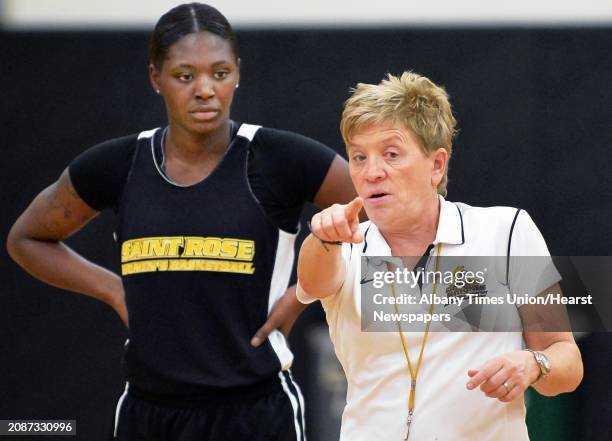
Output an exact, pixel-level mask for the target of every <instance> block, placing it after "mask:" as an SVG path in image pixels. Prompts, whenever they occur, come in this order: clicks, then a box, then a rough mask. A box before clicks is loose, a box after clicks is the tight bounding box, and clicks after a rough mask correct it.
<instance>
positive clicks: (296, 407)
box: [278, 371, 306, 441]
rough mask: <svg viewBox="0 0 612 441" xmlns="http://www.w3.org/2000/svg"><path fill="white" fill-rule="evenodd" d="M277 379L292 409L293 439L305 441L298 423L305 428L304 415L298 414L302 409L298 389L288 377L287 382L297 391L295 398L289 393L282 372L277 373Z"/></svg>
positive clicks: (304, 435)
mask: <svg viewBox="0 0 612 441" xmlns="http://www.w3.org/2000/svg"><path fill="white" fill-rule="evenodd" d="M278 377H279V378H280V380H281V385H282V386H283V390H284V391H285V393H286V394H287V396H288V397H289V401H290V402H291V407H293V424H294V426H295V437H296V438H295V439H296V440H297V441H306V434H305V433H303V432H302V429H301V428H300V422H301V423H302V424H301V427H305V421H304V413H303V411H302V412H300V408H301V409H304V403H303V401H302V399H301V392H300V388H299V387H298V385H297V384H296V383H295V382H294V381H293V379H291V375H289V381H291V383H292V385H293V387H294V388H295V390H297V391H298V396H296V395H295V394H294V393H293V392H291V389H290V388H289V385H288V384H287V379H286V378H285V375H284V372H283V371H281V372H279V373H278ZM300 404H301V406H300ZM298 418H299V419H300V421H298Z"/></svg>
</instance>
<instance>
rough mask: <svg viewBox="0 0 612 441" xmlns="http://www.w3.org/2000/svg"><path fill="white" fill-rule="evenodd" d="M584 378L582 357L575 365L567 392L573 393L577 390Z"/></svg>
mask: <svg viewBox="0 0 612 441" xmlns="http://www.w3.org/2000/svg"><path fill="white" fill-rule="evenodd" d="M583 378H584V366H583V364H582V357H580V356H579V358H578V363H576V369H575V371H574V375H573V376H572V381H571V382H570V384H569V387H568V390H567V392H574V391H575V390H576V389H578V386H580V384H581V383H582V379H583Z"/></svg>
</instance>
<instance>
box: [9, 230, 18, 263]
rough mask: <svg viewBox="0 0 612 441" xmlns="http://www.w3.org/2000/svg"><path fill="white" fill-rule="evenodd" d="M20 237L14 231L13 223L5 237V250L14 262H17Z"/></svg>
mask: <svg viewBox="0 0 612 441" xmlns="http://www.w3.org/2000/svg"><path fill="white" fill-rule="evenodd" d="M19 242H20V237H19V234H18V233H17V231H16V228H15V225H13V227H12V228H11V231H9V234H8V236H7V238H6V251H7V253H8V255H9V256H10V257H11V259H13V260H14V261H15V262H18V256H19Z"/></svg>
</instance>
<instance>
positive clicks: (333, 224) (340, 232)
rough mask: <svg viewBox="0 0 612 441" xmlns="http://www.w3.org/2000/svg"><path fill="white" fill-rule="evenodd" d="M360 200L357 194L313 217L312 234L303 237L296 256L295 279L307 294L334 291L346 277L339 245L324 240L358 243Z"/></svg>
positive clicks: (325, 295) (327, 294)
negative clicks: (350, 199) (297, 257)
mask: <svg viewBox="0 0 612 441" xmlns="http://www.w3.org/2000/svg"><path fill="white" fill-rule="evenodd" d="M362 207H363V199H361V198H359V197H357V198H355V199H353V200H352V201H351V202H350V203H349V204H347V205H339V204H334V205H332V206H331V207H329V208H327V209H325V210H323V211H321V212H320V213H317V214H315V215H314V216H313V218H312V223H311V227H312V233H311V234H310V235H309V236H308V237H307V238H306V240H304V243H303V244H302V248H301V249H300V256H299V259H298V279H299V281H300V286H301V287H302V289H303V290H304V291H305V292H306V293H307V294H308V295H310V296H312V297H317V298H324V297H328V296H330V295H333V294H335V293H336V292H337V291H338V289H339V288H340V286H341V285H342V281H343V280H344V277H345V271H346V268H345V266H344V261H343V260H342V248H341V247H340V246H339V245H332V244H324V243H323V242H322V241H326V242H347V243H359V242H361V241H362V240H363V233H362V232H361V231H359V218H358V214H359V211H360V210H361V208H362Z"/></svg>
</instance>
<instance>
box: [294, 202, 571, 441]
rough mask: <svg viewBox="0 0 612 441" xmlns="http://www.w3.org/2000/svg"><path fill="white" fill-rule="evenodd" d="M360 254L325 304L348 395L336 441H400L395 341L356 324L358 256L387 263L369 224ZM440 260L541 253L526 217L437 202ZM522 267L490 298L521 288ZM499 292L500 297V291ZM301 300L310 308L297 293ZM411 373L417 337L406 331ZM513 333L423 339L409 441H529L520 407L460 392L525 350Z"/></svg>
mask: <svg viewBox="0 0 612 441" xmlns="http://www.w3.org/2000/svg"><path fill="white" fill-rule="evenodd" d="M360 228H363V230H364V231H365V232H366V233H365V239H364V242H362V243H360V244H353V245H350V244H343V250H342V255H343V259H344V260H345V263H346V268H347V271H346V278H345V281H344V284H343V286H342V288H341V289H340V291H339V292H338V293H336V294H335V295H332V296H330V297H327V298H325V299H322V301H321V303H322V305H323V308H324V310H325V314H326V319H327V323H328V325H329V333H330V337H331V340H332V343H333V345H334V349H335V352H336V355H337V357H338V360H339V361H340V363H341V365H342V367H343V369H344V372H345V374H346V378H347V383H348V389H347V397H346V406H345V408H344V412H343V416H342V429H341V435H340V440H341V441H378V440H380V441H388V440H391V441H392V440H398V441H399V440H401V439H403V436H404V433H405V430H406V417H407V413H408V394H409V388H410V375H409V373H408V369H407V363H406V358H405V355H404V352H403V349H402V343H401V338H400V335H399V332H364V331H362V317H361V314H362V312H361V286H360V281H361V256H390V255H391V250H390V248H389V245H388V244H387V242H386V241H385V239H384V237H383V236H382V234H381V233H380V231H379V230H378V228H377V227H376V225H375V224H373V223H371V222H370V221H368V222H364V223H362V224H361V226H360ZM438 244H441V256H548V255H549V251H548V248H547V246H546V243H545V241H544V239H543V237H542V235H541V233H540V231H539V230H538V228H537V227H536V225H535V224H534V222H533V221H532V220H531V218H530V216H529V215H528V214H527V213H526V212H525V211H523V210H517V209H516V208H510V207H490V208H480V207H471V206H469V205H466V204H462V203H452V202H449V201H446V200H444V198H442V197H440V217H439V223H438V229H437V232H436V238H435V241H434V244H433V245H434V247H433V248H432V249H431V253H430V254H431V255H432V258H430V259H429V260H430V261H432V260H435V259H434V258H433V256H434V255H435V254H436V250H437V249H438ZM524 279H525V278H524V277H522V269H521V266H520V265H518V264H517V265H513V264H509V265H508V267H507V271H503V270H502V271H498V274H491V275H490V277H489V278H488V281H487V283H488V284H489V285H490V286H489V288H493V286H491V285H493V284H496V283H499V285H500V287H502V289H508V288H507V285H508V282H510V283H515V284H517V285H520V286H527V285H529V284H530V283H531V284H533V282H532V281H529V280H524ZM559 279H560V277H559V275H558V273H557V272H556V271H553V272H549V274H548V276H547V277H545V278H541V279H540V280H539V281H538V284H539V285H538V286H537V287H533V286H532V287H530V289H531V290H536V292H537V290H540V289H541V290H544V289H545V288H548V287H549V286H551V285H553V284H554V283H556V282H557V281H558V280H559ZM500 287H497V288H498V289H499V288H500ZM298 298H299V299H300V300H301V301H303V302H304V303H308V302H310V301H312V298H309V297H308V295H307V293H304V292H303V291H302V290H301V288H300V287H299V285H298ZM404 331H405V332H404V338H405V341H406V343H407V347H408V351H409V354H410V359H411V362H412V365H413V367H415V366H416V361H417V359H418V355H419V351H420V347H421V342H422V339H423V332H410V331H409V330H407V329H406V328H404ZM522 345H523V338H522V333H521V332H520V331H517V332H430V333H429V336H428V341H427V345H426V347H425V352H424V356H423V361H422V366H421V369H420V372H419V375H418V379H417V387H416V404H415V412H414V417H413V422H412V425H411V429H410V440H412V441H434V440H437V441H474V440H478V441H526V440H528V439H529V437H528V434H527V428H526V425H525V415H526V411H525V406H524V400H523V397H520V398H518V399H516V400H514V401H513V402H511V403H502V402H500V401H499V400H497V399H492V398H488V397H487V396H485V395H484V393H482V392H481V391H480V389H478V388H477V389H475V390H467V388H466V383H467V382H468V379H469V377H468V375H467V372H468V370H469V369H475V368H478V367H480V366H481V365H483V364H484V363H485V362H486V361H488V360H490V359H491V358H494V357H497V356H499V355H502V354H504V353H506V352H512V351H518V350H521V349H522Z"/></svg>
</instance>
